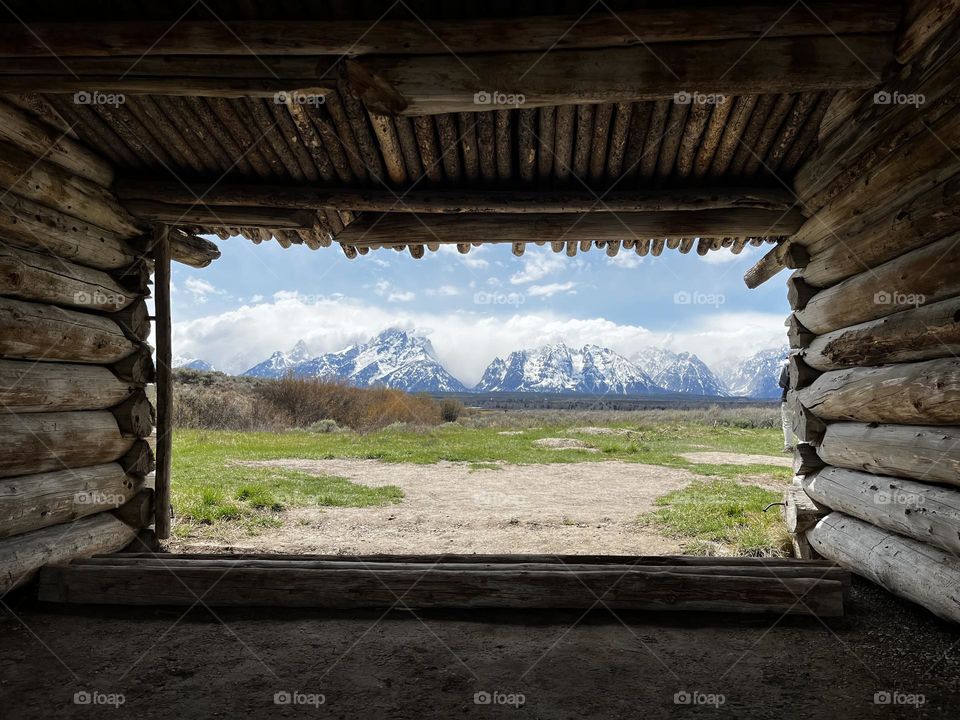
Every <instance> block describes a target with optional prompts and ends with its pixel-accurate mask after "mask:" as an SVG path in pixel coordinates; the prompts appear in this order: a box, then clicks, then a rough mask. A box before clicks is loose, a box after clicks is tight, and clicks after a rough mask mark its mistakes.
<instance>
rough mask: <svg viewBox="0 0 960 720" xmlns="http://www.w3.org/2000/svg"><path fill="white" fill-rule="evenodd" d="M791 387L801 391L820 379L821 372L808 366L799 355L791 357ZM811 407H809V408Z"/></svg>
mask: <svg viewBox="0 0 960 720" xmlns="http://www.w3.org/2000/svg"><path fill="white" fill-rule="evenodd" d="M788 363H789V371H790V387H791V388H792V389H794V390H800V389H801V388H805V387H807V386H808V385H810V384H811V383H813V382H814V381H815V380H816V379H817V378H818V377H820V371H818V370H814V369H813V368H812V367H810V366H809V365H807V364H806V363H805V362H804V361H803V358H802V357H800V356H799V355H796V354H794V355H791V356H790V358H789V360H788ZM808 407H809V406H808Z"/></svg>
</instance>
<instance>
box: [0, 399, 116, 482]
mask: <svg viewBox="0 0 960 720" xmlns="http://www.w3.org/2000/svg"><path fill="white" fill-rule="evenodd" d="M132 445H133V438H127V437H124V436H123V435H122V434H121V433H120V429H119V428H118V427H117V421H116V419H115V418H114V416H113V415H112V414H111V413H109V412H106V411H103V410H94V411H89V412H52V413H26V414H23V415H17V414H14V413H3V414H0V477H13V476H16V475H26V474H30V473H39V472H47V471H50V470H63V469H66V468H78V467H86V466H88V465H98V464H101V463H107V462H113V461H114V460H116V459H118V458H120V457H122V456H123V455H124V453H126V452H127V451H128V450H129V449H130V447H131V446H132Z"/></svg>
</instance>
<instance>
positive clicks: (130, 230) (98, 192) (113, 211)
mask: <svg viewBox="0 0 960 720" xmlns="http://www.w3.org/2000/svg"><path fill="white" fill-rule="evenodd" d="M0 185H2V186H3V187H4V188H6V191H7V192H9V193H13V194H15V195H19V196H20V197H23V198H26V199H27V200H31V201H33V202H36V203H39V204H40V205H43V206H45V207H50V208H55V209H57V210H60V211H62V212H64V213H66V214H68V215H71V216H73V217H76V218H78V219H80V220H84V221H86V222H88V223H91V224H93V225H96V226H97V227H100V228H103V229H104V230H107V231H109V232H112V233H116V234H117V235H120V236H122V237H134V236H135V235H137V234H138V233H139V232H140V229H139V228H138V227H137V224H136V221H135V220H134V219H133V218H132V217H130V215H129V213H127V212H126V211H125V210H124V209H123V208H122V207H120V204H119V203H117V201H116V198H114V196H113V194H112V193H110V192H109V191H107V190H105V189H104V188H102V187H101V186H99V185H97V184H96V183H93V182H91V181H90V180H87V179H85V178H82V177H79V176H77V175H74V174H72V173H70V172H69V171H67V170H64V169H63V168H61V167H60V166H58V165H54V164H53V163H52V162H48V161H46V160H43V159H39V160H38V159H37V158H36V157H34V156H33V155H31V154H29V153H27V152H24V151H23V150H20V149H19V148H17V147H15V146H14V145H11V144H9V143H5V142H0Z"/></svg>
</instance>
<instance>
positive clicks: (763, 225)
mask: <svg viewBox="0 0 960 720" xmlns="http://www.w3.org/2000/svg"><path fill="white" fill-rule="evenodd" d="M799 222H802V216H801V215H800V213H799V211H795V210H794V211H789V212H786V213H784V212H779V211H768V210H754V209H737V210H703V211H699V210H692V211H679V212H677V211H662V212H659V211H658V212H645V213H633V212H622V213H617V214H616V215H614V214H611V213H527V214H523V215H517V214H508V213H504V214H494V213H490V214H482V213H464V214H460V215H456V216H453V215H420V216H416V217H412V216H411V215H409V214H403V213H384V214H381V215H377V214H369V215H365V216H364V217H363V218H362V219H360V220H357V221H355V222H354V223H353V224H351V225H350V227H348V228H346V229H344V230H343V232H342V233H340V235H338V236H337V239H338V240H339V241H340V242H344V243H350V244H355V245H362V244H367V245H369V244H375V243H380V244H386V245H390V244H394V243H396V242H398V240H397V238H402V239H410V238H417V237H422V238H423V240H424V241H428V240H429V241H433V242H441V243H456V242H462V241H463V238H464V237H469V238H471V240H473V241H477V242H513V241H536V240H547V241H551V240H621V239H623V237H624V235H627V234H632V235H634V236H635V237H637V238H643V237H651V236H656V235H665V234H671V235H675V236H682V235H700V236H710V235H715V236H720V237H725V236H731V235H754V234H773V235H781V234H789V233H790V232H791V229H792V228H795V227H796V226H797V224H798V223H799Z"/></svg>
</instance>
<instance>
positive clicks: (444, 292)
mask: <svg viewBox="0 0 960 720" xmlns="http://www.w3.org/2000/svg"><path fill="white" fill-rule="evenodd" d="M459 294H460V290H459V288H457V287H456V286H455V285H441V286H440V287H438V288H427V295H440V296H441V297H453V296H454V295H459Z"/></svg>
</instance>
